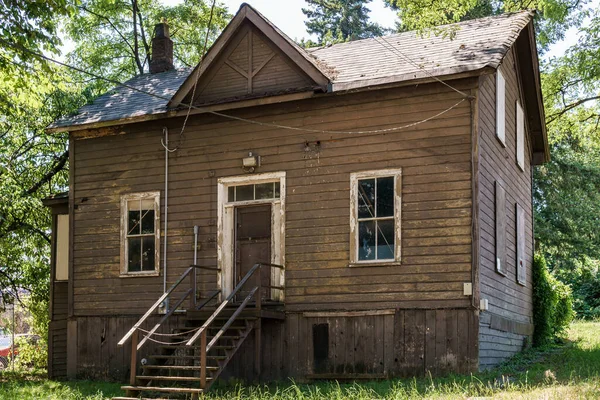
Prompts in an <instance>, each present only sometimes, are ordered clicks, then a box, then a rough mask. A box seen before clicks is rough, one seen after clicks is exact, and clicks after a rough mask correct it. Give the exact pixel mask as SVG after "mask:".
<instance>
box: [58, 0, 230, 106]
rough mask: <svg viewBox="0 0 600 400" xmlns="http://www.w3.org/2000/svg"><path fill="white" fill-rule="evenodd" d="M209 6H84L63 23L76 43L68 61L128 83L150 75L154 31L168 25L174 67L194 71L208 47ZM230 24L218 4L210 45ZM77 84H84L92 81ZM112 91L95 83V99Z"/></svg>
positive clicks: (192, 1)
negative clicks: (188, 68) (206, 46)
mask: <svg viewBox="0 0 600 400" xmlns="http://www.w3.org/2000/svg"><path fill="white" fill-rule="evenodd" d="M217 3H218V2H217ZM211 5H212V1H205V0H202V1H198V0H185V1H184V2H183V3H181V4H177V5H174V6H166V5H164V4H162V2H158V1H138V0H132V1H127V2H126V1H112V0H83V1H82V2H81V5H80V6H79V7H78V12H77V13H76V14H75V15H74V16H72V17H70V18H68V19H66V20H65V21H64V22H65V31H66V34H67V36H68V38H69V39H71V40H72V41H73V42H74V43H75V48H74V49H73V51H71V52H70V53H69V54H68V60H69V62H70V63H71V64H73V65H77V66H79V67H81V68H83V69H85V70H86V71H89V72H93V73H96V74H98V75H101V76H104V77H106V78H111V79H113V80H117V81H120V82H123V81H126V80H127V79H129V78H131V77H132V76H134V75H138V74H142V73H144V72H148V67H149V62H150V58H151V50H152V49H151V47H152V37H153V35H154V26H155V25H156V24H157V23H159V22H162V21H166V22H168V23H169V30H170V34H171V39H172V40H173V42H174V46H173V47H174V58H175V64H176V66H179V67H181V66H184V67H189V66H193V65H196V64H197V63H198V62H199V60H200V56H201V54H200V53H201V52H202V48H203V45H204V38H205V35H206V30H207V28H208V21H209V18H210V9H211ZM133 9H135V10H136V12H135V13H133V12H132V10H133ZM230 19H231V15H230V14H229V13H228V12H227V9H226V8H224V7H223V6H220V5H219V4H217V6H216V7H215V10H214V14H213V18H212V22H211V26H210V32H209V45H210V43H212V41H213V40H214V39H216V37H217V36H218V35H219V33H220V32H221V30H222V29H223V28H224V27H225V25H226V24H227V22H229V20H230ZM79 79H80V80H81V81H86V80H88V79H89V77H87V76H81V77H79ZM112 86H113V85H112V84H111V83H107V82H104V81H96V82H93V87H94V94H96V95H99V94H101V93H104V92H105V91H107V90H109V89H111V88H112Z"/></svg>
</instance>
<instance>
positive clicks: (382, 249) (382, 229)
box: [377, 219, 395, 260]
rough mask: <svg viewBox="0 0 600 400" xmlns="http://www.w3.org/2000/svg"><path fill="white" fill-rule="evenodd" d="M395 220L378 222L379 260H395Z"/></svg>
mask: <svg viewBox="0 0 600 400" xmlns="http://www.w3.org/2000/svg"><path fill="white" fill-rule="evenodd" d="M394 236H395V235H394V220H393V219H387V220H383V221H377V259H378V260H393V259H394Z"/></svg>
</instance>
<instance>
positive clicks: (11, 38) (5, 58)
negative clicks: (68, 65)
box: [0, 0, 74, 73]
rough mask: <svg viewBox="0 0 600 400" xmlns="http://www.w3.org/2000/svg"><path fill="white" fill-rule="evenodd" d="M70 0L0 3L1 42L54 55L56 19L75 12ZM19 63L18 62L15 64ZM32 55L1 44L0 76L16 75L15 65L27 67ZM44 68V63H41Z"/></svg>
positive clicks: (58, 39) (57, 44)
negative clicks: (0, 74)
mask: <svg viewBox="0 0 600 400" xmlns="http://www.w3.org/2000/svg"><path fill="white" fill-rule="evenodd" d="M73 3H74V1H69V0H46V1H31V0H6V1H2V2H0V21H2V23H1V24H0V40H3V41H7V42H8V43H10V44H11V45H15V46H18V47H24V48H27V49H30V50H33V51H36V52H41V51H47V52H57V49H58V46H60V44H61V40H60V38H59V37H58V36H57V28H58V21H59V17H61V16H68V15H70V14H72V12H73V11H74V5H73ZM16 60H18V61H16ZM36 61H39V60H35V59H34V57H33V56H32V55H31V54H27V53H21V52H18V51H16V50H15V49H14V48H11V47H8V46H5V45H0V73H15V69H14V67H15V63H16V64H19V65H20V66H21V67H26V68H28V67H29V66H30V63H32V62H36ZM42 65H43V66H44V67H47V64H45V63H42Z"/></svg>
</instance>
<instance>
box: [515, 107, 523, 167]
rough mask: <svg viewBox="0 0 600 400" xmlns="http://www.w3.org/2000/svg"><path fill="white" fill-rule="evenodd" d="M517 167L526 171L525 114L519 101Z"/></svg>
mask: <svg viewBox="0 0 600 400" xmlns="http://www.w3.org/2000/svg"><path fill="white" fill-rule="evenodd" d="M517 165H518V166H519V168H521V170H522V171H525V113H524V112H523V107H522V106H521V102H520V101H517Z"/></svg>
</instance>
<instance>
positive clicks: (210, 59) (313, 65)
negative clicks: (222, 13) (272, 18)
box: [167, 3, 330, 109]
mask: <svg viewBox="0 0 600 400" xmlns="http://www.w3.org/2000/svg"><path fill="white" fill-rule="evenodd" d="M245 21H249V22H250V23H251V24H252V25H253V26H254V27H255V28H256V29H257V30H258V31H259V32H260V33H262V34H263V35H264V36H266V38H267V39H269V40H270V41H271V42H272V43H274V44H275V46H277V48H278V49H279V50H281V52H282V53H283V54H284V55H285V56H287V57H288V58H289V59H290V60H291V61H292V62H293V63H294V64H295V65H296V66H297V67H298V68H299V69H300V70H302V71H303V72H304V73H305V74H306V75H307V76H308V77H309V78H310V79H312V80H313V81H314V82H315V83H316V86H318V87H320V88H321V89H322V90H323V91H326V90H327V87H328V85H329V81H330V80H329V77H328V76H327V75H326V74H325V73H324V72H323V70H322V68H321V67H320V66H319V65H318V64H317V61H316V59H314V58H313V57H312V56H310V55H309V54H308V53H306V52H305V51H304V50H303V49H302V48H300V47H299V46H298V45H297V44H296V43H294V42H293V41H292V40H291V39H289V38H288V37H287V36H286V35H285V34H283V32H281V31H280V30H279V29H277V28H276V27H275V26H274V25H273V24H271V23H270V22H269V21H268V20H267V19H266V18H265V17H263V16H262V15H261V14H260V13H258V12H257V11H256V10H254V9H253V8H252V7H250V6H249V5H248V4H246V3H244V4H242V6H241V7H240V10H239V11H238V13H237V14H236V15H235V17H234V18H233V19H232V20H231V22H230V23H229V25H227V27H226V28H225V30H224V31H223V33H222V34H221V36H219V38H218V39H217V40H216V42H215V43H214V44H213V45H212V46H211V48H210V49H209V50H208V52H207V53H206V55H205V56H204V58H203V59H202V61H201V62H200V63H199V64H198V66H197V67H196V68H195V69H194V70H193V71H192V73H191V74H190V75H189V76H188V78H187V79H186V80H185V82H184V83H183V84H182V85H181V86H180V88H179V89H178V90H177V92H176V93H175V95H174V96H173V97H172V98H171V101H169V103H168V105H167V108H169V109H173V108H177V107H178V106H180V105H181V104H182V102H183V101H184V99H185V98H186V97H187V96H188V95H189V94H190V93H191V91H192V90H193V87H194V82H195V81H196V78H198V79H200V78H201V77H202V76H203V74H205V73H206V71H208V70H209V69H210V68H211V66H213V65H214V64H215V62H216V61H217V60H218V59H219V56H220V55H222V54H223V53H224V52H225V51H226V48H228V46H229V45H230V44H231V41H232V40H234V39H235V37H236V36H237V35H236V34H237V33H238V31H239V30H240V29H241V28H242V27H243V25H244V22H245Z"/></svg>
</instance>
